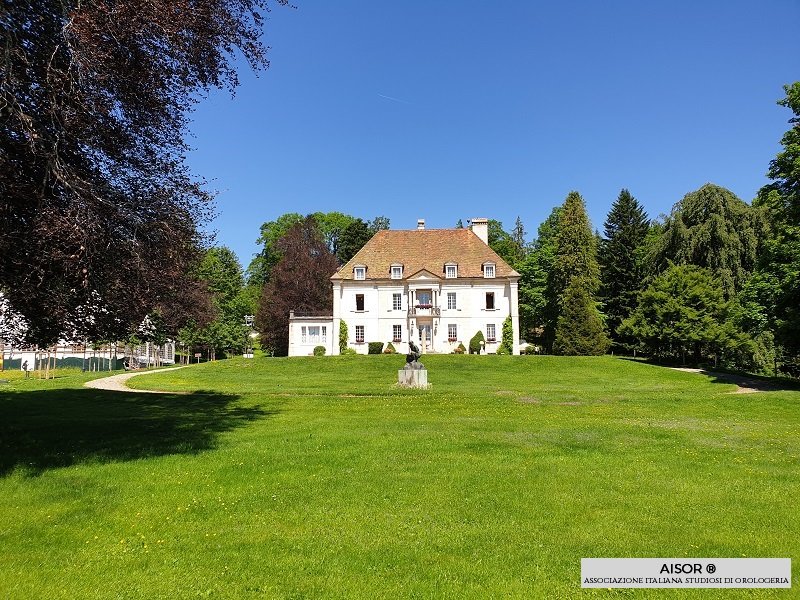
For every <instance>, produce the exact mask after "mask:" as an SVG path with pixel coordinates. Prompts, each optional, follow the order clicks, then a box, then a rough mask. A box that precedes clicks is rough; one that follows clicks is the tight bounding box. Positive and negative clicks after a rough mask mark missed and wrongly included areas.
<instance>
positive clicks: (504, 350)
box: [497, 315, 514, 354]
mask: <svg viewBox="0 0 800 600" xmlns="http://www.w3.org/2000/svg"><path fill="white" fill-rule="evenodd" d="M502 331H503V338H502V340H500V347H499V348H498V349H497V353H498V354H514V324H513V323H512V322H511V316H510V315H509V316H507V317H506V318H505V320H504V321H503V330H502Z"/></svg>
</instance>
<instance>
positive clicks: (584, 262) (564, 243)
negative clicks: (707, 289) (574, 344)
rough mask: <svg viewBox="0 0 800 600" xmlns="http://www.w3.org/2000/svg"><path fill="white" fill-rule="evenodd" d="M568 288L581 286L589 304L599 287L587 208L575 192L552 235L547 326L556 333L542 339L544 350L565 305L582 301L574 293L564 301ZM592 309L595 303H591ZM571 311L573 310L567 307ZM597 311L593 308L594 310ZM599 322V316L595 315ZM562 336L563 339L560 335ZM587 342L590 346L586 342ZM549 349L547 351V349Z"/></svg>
mask: <svg viewBox="0 0 800 600" xmlns="http://www.w3.org/2000/svg"><path fill="white" fill-rule="evenodd" d="M570 287H580V288H582V289H583V290H584V291H585V293H586V297H588V298H589V302H591V303H592V304H593V303H594V302H595V295H596V294H597V291H598V288H599V287H600V269H599V266H598V264H597V240H596V237H595V235H594V234H593V233H592V228H591V225H590V224H589V217H588V215H587V214H586V206H585V204H584V202H583V198H582V197H581V195H580V194H579V193H578V192H570V193H569V194H568V195H567V198H566V200H565V201H564V204H563V206H562V207H561V211H560V212H559V215H558V228H557V229H556V231H555V236H554V255H553V265H552V269H551V270H550V272H549V273H548V280H547V289H546V293H547V301H548V309H547V310H548V315H549V319H550V326H551V327H552V325H553V321H555V322H556V330H555V331H553V332H552V334H550V332H549V331H548V332H546V333H547V334H550V335H552V336H553V337H550V335H546V336H545V347H548V345H549V344H550V343H552V342H551V341H554V340H555V336H556V334H557V330H558V325H557V324H558V323H559V322H560V321H559V319H560V317H561V315H562V313H563V311H564V310H565V306H566V302H567V300H569V301H570V302H572V301H581V302H582V301H583V298H584V296H583V295H582V294H578V293H577V292H576V291H575V290H572V291H571V292H570V298H569V299H568V298H567V295H566V292H567V289H568V288H570ZM593 306H594V304H593ZM569 309H570V310H572V309H573V307H569ZM594 310H595V311H596V307H595V308H594ZM598 318H599V319H600V320H601V321H600V322H601V323H602V317H600V316H599V315H598ZM562 337H563V336H562ZM587 343H589V342H588V341H587ZM548 349H550V348H548Z"/></svg>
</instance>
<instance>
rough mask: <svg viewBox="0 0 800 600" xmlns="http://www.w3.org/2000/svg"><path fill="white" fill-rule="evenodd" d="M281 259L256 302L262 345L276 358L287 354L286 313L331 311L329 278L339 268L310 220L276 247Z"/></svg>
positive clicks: (289, 233) (310, 218)
mask: <svg viewBox="0 0 800 600" xmlns="http://www.w3.org/2000/svg"><path fill="white" fill-rule="evenodd" d="M277 246H278V249H279V250H280V252H281V259H280V260H279V261H278V264H277V265H275V268H274V269H273V271H272V275H271V276H270V280H269V283H267V285H266V286H265V287H264V291H263V293H262V296H261V300H260V302H259V306H258V311H257V313H256V327H257V329H258V330H259V333H260V334H261V344H262V346H264V347H265V349H268V350H271V351H272V352H273V353H274V354H276V355H277V356H286V355H287V354H288V352H289V311H291V310H294V311H296V312H298V313H306V314H309V313H311V314H319V313H320V312H328V313H329V314H330V312H331V311H332V310H333V304H332V302H333V298H332V296H331V282H330V277H331V275H333V274H334V273H335V272H336V270H337V269H338V267H339V263H338V262H337V260H336V257H335V256H334V255H333V253H332V252H331V251H330V250H329V249H328V246H327V244H326V243H325V240H324V239H323V237H322V234H321V233H320V231H319V229H318V228H317V224H316V221H315V220H314V218H313V217H307V218H306V219H305V220H304V221H303V222H302V223H297V224H296V225H294V226H292V227H291V229H289V231H288V232H287V233H286V235H285V236H284V237H283V238H281V239H280V240H279V242H278V244H277Z"/></svg>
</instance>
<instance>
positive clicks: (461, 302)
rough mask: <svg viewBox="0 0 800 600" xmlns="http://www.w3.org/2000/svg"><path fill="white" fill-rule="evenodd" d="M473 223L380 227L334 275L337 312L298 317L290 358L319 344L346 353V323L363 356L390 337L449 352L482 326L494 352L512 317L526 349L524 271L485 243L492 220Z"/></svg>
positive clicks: (397, 344) (398, 344) (397, 343)
mask: <svg viewBox="0 0 800 600" xmlns="http://www.w3.org/2000/svg"><path fill="white" fill-rule="evenodd" d="M473 223H476V224H477V225H478V227H476V228H474V229H473V231H468V230H462V231H454V230H427V231H426V230H424V222H421V223H420V225H419V226H418V230H416V231H415V230H411V231H397V232H379V234H378V235H376V236H375V237H373V238H372V239H371V240H370V241H369V242H368V243H367V245H366V246H364V248H363V249H362V250H361V251H360V252H359V253H358V254H356V256H355V257H354V258H353V260H351V261H350V262H349V263H348V264H347V265H345V266H343V267H342V268H341V269H340V270H339V271H338V272H337V274H336V275H334V276H333V277H332V278H331V279H332V284H333V311H332V312H333V314H332V315H330V316H326V317H300V316H295V315H294V314H292V315H291V318H290V320H289V356H308V355H310V354H312V352H313V349H314V346H317V345H323V346H325V349H326V354H339V328H340V323H341V322H342V321H344V322H345V323H347V332H348V343H347V347H348V348H352V349H353V350H355V351H356V352H358V353H359V354H367V351H368V345H369V343H370V342H381V343H383V344H384V348H385V347H386V344H388V343H389V342H391V343H392V345H393V346H394V348H395V350H396V351H397V352H399V353H402V354H406V353H407V352H408V341H409V336H411V337H412V338H413V339H414V341H415V343H416V344H417V346H418V347H419V348H420V349H421V350H422V352H424V353H443V354H449V353H452V352H453V351H454V350H455V349H456V348H457V347H458V346H459V344H463V345H464V347H465V348H467V349H468V348H469V341H470V339H471V338H472V337H473V336H474V335H475V334H476V333H477V332H478V331H481V332H482V333H483V335H484V338H485V339H486V343H485V348H484V352H486V353H495V352H497V350H498V348H499V347H500V343H501V341H502V332H503V322H504V321H505V320H506V318H507V317H509V316H510V317H511V323H512V327H513V342H512V348H513V353H514V354H519V350H520V349H519V306H518V300H517V288H518V281H519V274H518V273H516V272H515V271H513V269H511V268H510V267H509V266H508V265H507V264H505V263H504V262H503V261H502V259H501V258H500V257H499V256H497V255H496V254H495V253H494V252H493V251H492V250H491V249H490V248H489V246H488V245H487V244H486V231H485V223H486V221H485V220H483V219H480V220H478V219H476V220H474V221H473ZM475 229H477V231H476V230H475ZM448 244H450V245H452V246H453V248H452V249H449V248H447V245H448ZM394 248H397V249H398V250H397V255H395V254H393V250H392V249H394ZM403 252H405V253H406V254H405V255H404V254H403ZM459 256H460V258H459ZM459 261H460V264H459ZM411 268H413V269H414V270H413V272H409V271H410V269H411ZM312 327H313V328H316V329H314V332H315V333H316V334H317V337H316V338H315V339H316V341H314V342H312V341H311V331H312V330H311V328H312ZM323 327H325V328H326V330H325V331H326V336H325V341H321V332H322V328H323Z"/></svg>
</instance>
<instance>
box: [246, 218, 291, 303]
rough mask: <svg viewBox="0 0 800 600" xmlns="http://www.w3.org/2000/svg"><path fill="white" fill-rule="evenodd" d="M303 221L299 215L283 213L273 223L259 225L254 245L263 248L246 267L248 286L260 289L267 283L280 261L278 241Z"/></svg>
mask: <svg viewBox="0 0 800 600" xmlns="http://www.w3.org/2000/svg"><path fill="white" fill-rule="evenodd" d="M303 219H304V217H303V215H301V214H300V213H285V214H283V215H281V216H280V217H278V218H277V219H275V220H274V221H267V222H266V223H263V224H262V225H261V234H260V235H259V236H258V239H257V240H256V243H257V244H260V245H261V246H263V248H262V249H261V252H259V253H258V254H257V255H256V256H255V257H254V258H253V260H252V261H251V262H250V265H249V266H248V267H247V282H248V284H250V285H254V286H256V287H259V288H261V287H263V286H264V285H265V284H266V283H267V282H268V281H269V276H270V274H271V273H272V269H274V268H275V265H276V264H278V261H279V260H280V259H281V253H280V250H279V248H278V241H279V240H280V239H281V238H282V237H283V236H284V235H286V232H288V231H289V229H291V228H292V226H293V225H296V224H297V223H300V222H302V221H303Z"/></svg>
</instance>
